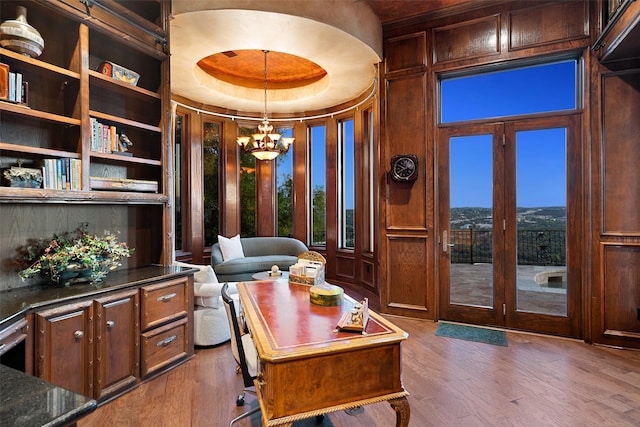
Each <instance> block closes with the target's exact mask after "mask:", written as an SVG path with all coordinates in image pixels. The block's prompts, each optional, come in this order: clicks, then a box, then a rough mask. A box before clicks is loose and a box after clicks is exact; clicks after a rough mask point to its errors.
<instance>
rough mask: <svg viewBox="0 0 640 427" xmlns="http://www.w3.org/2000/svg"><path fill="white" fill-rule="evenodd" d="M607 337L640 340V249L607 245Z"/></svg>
mask: <svg viewBox="0 0 640 427" xmlns="http://www.w3.org/2000/svg"><path fill="white" fill-rule="evenodd" d="M602 264H603V265H602V272H603V273H602V274H603V278H602V286H603V297H604V298H603V300H604V301H603V303H602V311H603V318H602V319H603V324H602V330H603V331H604V334H605V335H610V336H611V335H613V336H622V337H628V338H635V339H639V338H640V245H615V244H613V245H609V244H605V245H603V262H602Z"/></svg>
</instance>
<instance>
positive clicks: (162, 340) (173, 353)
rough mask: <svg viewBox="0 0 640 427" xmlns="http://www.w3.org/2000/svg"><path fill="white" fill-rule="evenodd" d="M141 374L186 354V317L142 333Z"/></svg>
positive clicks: (155, 369)
mask: <svg viewBox="0 0 640 427" xmlns="http://www.w3.org/2000/svg"><path fill="white" fill-rule="evenodd" d="M140 341H141V346H142V366H141V369H142V372H141V374H142V376H145V375H147V374H150V373H152V372H154V371H157V370H158V369H160V368H163V367H165V366H167V365H169V364H171V363H173V362H175V361H177V360H180V359H182V358H184V357H185V356H186V355H187V343H188V340H187V319H186V318H185V319H181V320H178V321H177V322H174V323H171V324H169V325H165V326H162V327H160V328H157V329H154V330H152V331H149V332H145V333H144V334H142V339H141V340H140Z"/></svg>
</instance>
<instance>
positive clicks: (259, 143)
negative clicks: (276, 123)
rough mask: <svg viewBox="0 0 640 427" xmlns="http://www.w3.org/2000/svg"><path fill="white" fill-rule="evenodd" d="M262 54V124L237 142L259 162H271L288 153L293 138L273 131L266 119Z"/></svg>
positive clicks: (265, 67)
mask: <svg viewBox="0 0 640 427" xmlns="http://www.w3.org/2000/svg"><path fill="white" fill-rule="evenodd" d="M263 52H264V117H263V119H262V124H260V125H258V133H254V134H253V135H251V136H239V137H238V139H237V141H238V145H240V146H241V147H242V148H243V149H244V151H245V152H247V153H251V154H252V155H253V156H254V157H255V158H257V159H259V160H273V159H275V158H276V157H278V156H279V155H280V154H284V153H286V152H287V151H289V147H290V146H291V144H293V141H295V138H290V137H283V136H281V135H280V134H279V133H277V132H274V131H273V125H272V124H271V123H269V118H268V117H267V53H269V51H267V50H265V51H263Z"/></svg>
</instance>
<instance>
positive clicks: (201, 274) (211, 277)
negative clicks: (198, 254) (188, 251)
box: [173, 261, 220, 295]
mask: <svg viewBox="0 0 640 427" xmlns="http://www.w3.org/2000/svg"><path fill="white" fill-rule="evenodd" d="M173 265H177V266H180V267H186V268H197V269H198V270H200V271H198V272H197V273H195V274H194V275H193V280H194V281H196V282H200V283H218V277H217V276H216V273H215V271H213V268H211V266H210V265H198V264H187V263H186V262H180V261H174V263H173ZM218 295H220V292H218Z"/></svg>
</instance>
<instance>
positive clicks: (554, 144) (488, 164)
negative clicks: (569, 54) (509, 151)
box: [441, 60, 577, 208]
mask: <svg viewBox="0 0 640 427" xmlns="http://www.w3.org/2000/svg"><path fill="white" fill-rule="evenodd" d="M441 92H442V95H441V96H442V110H441V117H442V121H443V122H445V123H448V122H458V121H464V120H474V119H485V118H492V117H505V116H513V115H519V114H531V113H539V112H546V111H558V110H571V109H575V108H576V104H577V101H576V61H574V60H571V61H563V62H559V63H554V64H547V65H544V66H537V67H528V68H523V69H518V70H511V71H500V72H494V73H486V74H482V75H476V76H472V77H462V78H455V79H444V80H443V81H442V90H441ZM491 149H492V141H491V138H490V137H488V136H486V135H478V136H474V137H458V138H455V139H453V140H452V141H451V142H450V153H449V154H450V185H451V188H450V190H451V194H450V195H451V200H450V205H451V207H453V208H455V207H491V204H492V170H493V165H492V152H491ZM516 157H517V159H516V204H517V207H542V206H565V205H566V166H565V159H566V132H565V130H564V129H542V130H536V131H527V132H518V133H517V134H516Z"/></svg>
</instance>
